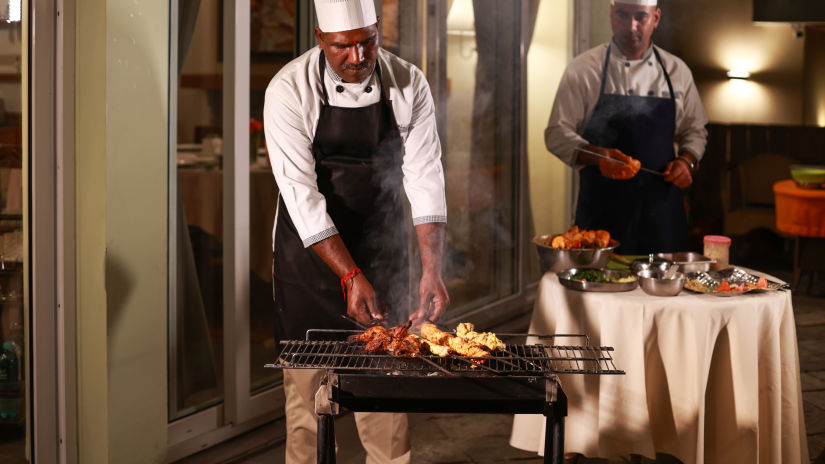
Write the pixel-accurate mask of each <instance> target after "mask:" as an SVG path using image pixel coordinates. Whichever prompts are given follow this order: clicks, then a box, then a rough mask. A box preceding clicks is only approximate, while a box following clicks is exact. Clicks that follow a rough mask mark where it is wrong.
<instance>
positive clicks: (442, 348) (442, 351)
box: [417, 337, 450, 358]
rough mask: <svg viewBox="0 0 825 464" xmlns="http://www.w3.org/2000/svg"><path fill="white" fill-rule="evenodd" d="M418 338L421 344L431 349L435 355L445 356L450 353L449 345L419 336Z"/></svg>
mask: <svg viewBox="0 0 825 464" xmlns="http://www.w3.org/2000/svg"><path fill="white" fill-rule="evenodd" d="M417 340H418V341H419V343H420V344H421V347H422V348H427V349H428V350H429V351H430V353H432V354H434V355H436V356H438V357H440V358H444V357H446V356H448V355H449V354H450V347H449V346H446V345H438V344H436V343H433V342H431V341H429V340H427V339H425V338H421V337H417Z"/></svg>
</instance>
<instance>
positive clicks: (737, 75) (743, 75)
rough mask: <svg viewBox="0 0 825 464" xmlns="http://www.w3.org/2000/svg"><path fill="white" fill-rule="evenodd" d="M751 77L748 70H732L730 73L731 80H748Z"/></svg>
mask: <svg viewBox="0 0 825 464" xmlns="http://www.w3.org/2000/svg"><path fill="white" fill-rule="evenodd" d="M749 77H751V73H750V72H749V71H748V70H746V69H731V70H730V71H728V78H729V79H747V78H749Z"/></svg>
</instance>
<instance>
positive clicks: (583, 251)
mask: <svg viewBox="0 0 825 464" xmlns="http://www.w3.org/2000/svg"><path fill="white" fill-rule="evenodd" d="M541 240H542V238H541V237H536V238H534V239H533V243H534V244H535V245H536V250H538V252H539V263H540V265H541V272H542V273H544V272H561V271H563V270H565V269H571V268H579V269H601V268H604V267H606V266H607V262H608V261H610V257H611V256H613V250H615V249H616V247H618V246H619V242H618V241H616V240H612V239H611V240H610V246H609V247H606V248H574V249H570V250H565V249H562V248H553V247H551V246H547V245H544V244H542V243H541Z"/></svg>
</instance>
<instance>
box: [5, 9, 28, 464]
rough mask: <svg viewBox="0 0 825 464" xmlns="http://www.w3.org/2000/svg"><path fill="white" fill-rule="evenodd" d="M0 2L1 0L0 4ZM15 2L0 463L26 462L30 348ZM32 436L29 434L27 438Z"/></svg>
mask: <svg viewBox="0 0 825 464" xmlns="http://www.w3.org/2000/svg"><path fill="white" fill-rule="evenodd" d="M0 5H2V4H0ZM20 19H21V18H20V2H19V1H18V2H9V5H8V9H7V10H6V11H0V57H2V58H3V59H2V60H0V462H3V463H9V464H18V463H21V464H22V463H26V462H29V459H28V458H27V457H26V454H27V453H26V446H27V436H26V435H27V430H30V429H31V424H28V422H29V417H28V416H27V413H26V411H27V410H28V408H27V406H26V389H27V388H28V387H27V384H28V372H26V369H24V366H25V363H26V362H27V359H28V356H29V353H30V350H29V349H28V347H27V346H26V345H25V343H24V334H25V331H26V330H28V323H27V322H26V320H25V317H24V312H23V284H24V275H23V260H24V259H25V257H26V255H25V252H24V243H23V221H24V215H23V195H24V190H23V169H22V168H23V159H24V156H23V152H22V148H23V147H22V144H21V140H22V126H21V113H22V110H23V108H22V105H24V104H25V102H26V98H24V95H23V90H22V87H21V79H20V71H21V70H20V66H21V52H22V31H21V23H20ZM30 439H31V438H30V437H29V440H30Z"/></svg>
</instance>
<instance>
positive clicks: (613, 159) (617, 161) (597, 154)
mask: <svg viewBox="0 0 825 464" xmlns="http://www.w3.org/2000/svg"><path fill="white" fill-rule="evenodd" d="M579 151H580V152H582V153H587V154H588V155H593V156H596V157H599V158H604V159H606V160H610V161H613V162H614V163H619V164H624V165H627V163H626V162H624V161H622V160H617V159H616V158H611V157H609V156H605V155H602V154H601V153H596V152H595V151H590V150H586V149H584V148H579ZM639 170H640V171H644V172H649V173H650V174H656V175H657V176H662V177H665V173H663V172H659V171H654V170H653V169H648V168H639Z"/></svg>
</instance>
